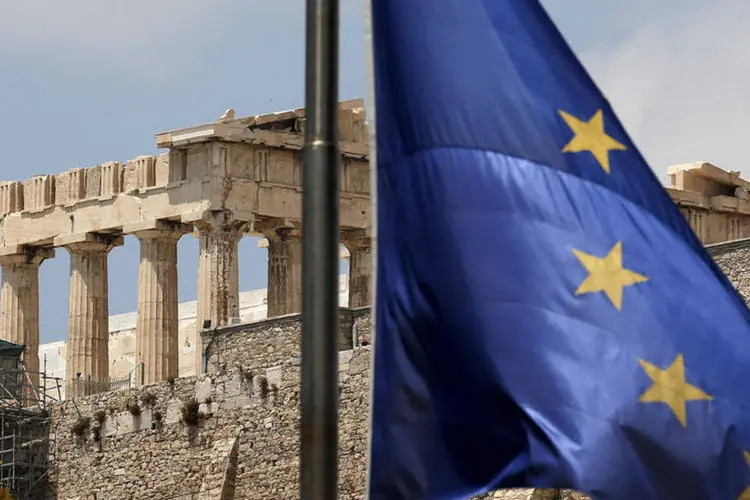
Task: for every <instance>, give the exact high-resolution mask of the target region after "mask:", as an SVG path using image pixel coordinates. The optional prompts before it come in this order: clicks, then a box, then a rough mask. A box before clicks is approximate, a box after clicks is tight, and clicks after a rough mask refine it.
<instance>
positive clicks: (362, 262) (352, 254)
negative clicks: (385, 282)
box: [343, 237, 372, 308]
mask: <svg viewBox="0 0 750 500" xmlns="http://www.w3.org/2000/svg"><path fill="white" fill-rule="evenodd" d="M343 243H344V246H345V247H346V249H347V250H349V307H351V308H355V307H365V306H369V305H370V304H371V301H370V296H371V294H372V290H371V286H372V243H371V241H370V238H367V237H361V238H352V239H344V242H343Z"/></svg>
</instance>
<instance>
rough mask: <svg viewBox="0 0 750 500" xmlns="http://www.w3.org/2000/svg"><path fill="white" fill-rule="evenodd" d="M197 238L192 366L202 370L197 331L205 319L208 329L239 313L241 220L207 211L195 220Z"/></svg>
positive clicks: (226, 212)
mask: <svg viewBox="0 0 750 500" xmlns="http://www.w3.org/2000/svg"><path fill="white" fill-rule="evenodd" d="M196 226H197V227H198V235H199V239H200V253H199V256H198V305H197V311H196V327H197V329H198V333H197V336H196V349H195V351H196V366H197V372H198V373H201V372H202V370H203V366H202V359H203V346H202V345H201V336H200V332H201V331H203V324H204V322H205V321H210V322H211V325H210V328H211V329H213V328H216V327H220V326H225V325H228V324H229V323H230V320H231V318H232V317H237V316H239V314H240V313H239V295H240V290H239V268H238V266H237V247H238V243H239V240H240V238H242V234H243V233H242V231H243V229H244V227H245V223H244V222H241V221H236V220H235V219H234V218H233V217H232V213H231V212H228V211H225V210H222V211H213V212H209V213H208V214H206V215H205V216H204V218H203V219H201V220H200V221H198V222H196Z"/></svg>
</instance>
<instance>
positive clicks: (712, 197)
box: [667, 162, 750, 244]
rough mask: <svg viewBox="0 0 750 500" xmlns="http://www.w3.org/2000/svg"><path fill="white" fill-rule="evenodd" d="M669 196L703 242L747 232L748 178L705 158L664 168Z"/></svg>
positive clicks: (749, 229) (749, 217)
mask: <svg viewBox="0 0 750 500" xmlns="http://www.w3.org/2000/svg"><path fill="white" fill-rule="evenodd" d="M667 174H668V175H669V178H670V182H671V187H669V188H667V192H669V194H670V195H671V196H672V199H673V200H674V201H675V203H676V204H677V206H679V207H680V211H681V212H682V214H683V215H684V216H685V218H686V219H687V220H688V221H689V222H690V227H692V228H693V231H694V232H695V234H696V235H697V236H698V238H700V240H701V241H702V242H703V243H704V244H711V243H721V242H724V241H732V240H738V239H742V238H747V237H749V236H750V182H748V181H746V180H745V179H742V178H741V177H740V173H739V172H728V171H726V170H722V169H721V168H719V167H717V166H715V165H712V164H710V163H707V162H696V163H688V164H685V165H675V166H672V167H669V168H668V169H667Z"/></svg>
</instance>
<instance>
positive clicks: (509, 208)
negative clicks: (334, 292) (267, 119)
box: [369, 0, 750, 500]
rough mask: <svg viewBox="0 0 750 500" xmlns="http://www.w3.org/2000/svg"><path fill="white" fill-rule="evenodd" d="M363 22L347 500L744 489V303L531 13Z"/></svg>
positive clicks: (385, 11)
mask: <svg viewBox="0 0 750 500" xmlns="http://www.w3.org/2000/svg"><path fill="white" fill-rule="evenodd" d="M372 9H373V11H372V19H373V36H374V56H375V87H376V92H375V96H376V101H375V105H376V108H377V118H376V120H377V155H378V156H377V176H378V182H377V189H378V191H377V195H378V198H377V230H378V259H377V264H378V267H377V271H378V273H377V301H376V337H375V371H374V389H373V395H374V399H373V410H372V411H373V414H372V443H371V457H370V458H371V462H370V467H371V469H370V483H369V492H370V498H371V499H377V500H380V499H388V500H398V499H408V500H419V499H430V500H432V499H452V498H466V497H469V496H471V495H473V494H477V493H481V492H485V491H491V490H494V489H497V488H504V487H521V486H536V487H563V488H572V489H577V490H580V491H583V492H587V493H589V494H590V495H592V496H593V498H595V499H623V500H633V499H638V500H648V499H660V500H662V499H680V500H687V499H701V500H706V499H737V498H750V488H749V487H750V454H748V453H747V451H746V450H750V328H748V326H749V325H750V316H749V315H748V310H747V308H746V306H745V304H744V303H743V302H742V300H741V299H740V297H739V296H738V294H737V293H736V292H735V290H734V289H733V287H732V286H731V284H730V283H729V282H728V280H727V279H726V277H725V276H724V275H723V274H722V273H721V271H720V270H719V269H718V267H717V266H716V265H715V264H714V263H713V261H712V259H711V258H710V257H709V255H708V254H707V252H706V251H705V250H704V248H703V246H702V245H701V243H700V242H699V241H698V240H697V238H696V237H695V235H694V234H693V232H692V231H691V229H690V227H689V225H688V224H687V223H686V221H685V220H684V218H683V217H682V215H681V214H680V213H679V211H678V210H677V208H676V207H675V205H674V204H673V202H672V201H671V199H670V198H669V196H668V195H667V194H666V192H665V191H664V189H663V188H662V186H661V185H660V183H659V181H658V180H657V178H656V176H655V175H654V174H653V172H652V171H651V169H650V168H649V166H648V165H647V164H646V162H645V161H644V159H643V157H642V156H641V155H640V153H639V152H638V150H637V149H636V146H635V145H634V144H633V142H632V141H631V140H630V138H629V137H628V135H627V133H626V132H625V130H624V129H623V127H622V125H621V124H620V122H619V121H618V119H617V117H616V116H615V113H614V112H613V110H612V108H611V107H610V105H609V103H608V102H607V100H606V99H605V98H604V97H603V95H602V94H601V92H600V91H599V90H598V89H597V87H596V85H595V84H594V83H593V81H592V80H591V78H590V77H589V76H588V75H587V73H586V72H585V70H584V69H583V68H582V66H581V64H580V63H579V62H578V60H577V59H576V57H575V55H574V54H573V53H572V51H571V50H570V48H569V47H568V46H567V44H566V43H565V41H564V40H563V38H562V37H561V36H560V34H559V33H558V31H557V29H556V28H555V26H554V24H553V23H552V22H551V20H550V19H549V18H548V16H547V14H546V13H545V12H544V10H543V8H542V7H541V6H540V4H539V3H538V2H537V1H532V0H372ZM644 78H648V75H644ZM741 495H745V496H744V497H742V496H741Z"/></svg>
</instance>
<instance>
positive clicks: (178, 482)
mask: <svg viewBox="0 0 750 500" xmlns="http://www.w3.org/2000/svg"><path fill="white" fill-rule="evenodd" d="M369 359H370V349H369V347H363V348H359V349H356V350H349V351H342V352H341V354H340V365H339V372H340V374H341V407H340V415H341V422H340V431H341V441H340V442H341V451H340V454H341V458H340V464H341V465H340V484H341V498H342V499H345V498H352V499H353V498H363V495H364V485H365V466H366V465H365V464H366V460H365V455H366V450H367V425H366V422H367V417H368V402H367V398H368V390H367V385H368V380H367V378H368V377H369V371H368V367H369ZM260 364H263V362H261V363H260ZM191 400H194V401H195V403H197V405H198V408H197V411H199V412H200V417H199V419H198V423H197V424H195V425H192V424H191V423H190V415H189V409H190V404H191ZM133 413H136V414H138V415H137V416H134V415H133ZM86 419H89V423H88V425H86ZM100 420H101V421H102V422H101V424H100V423H99V421H100ZM186 420H187V422H186ZM298 420H299V366H298V361H296V360H287V361H285V362H284V363H281V364H278V365H275V366H271V367H268V368H261V369H255V370H252V371H250V370H246V369H245V368H242V369H240V368H235V367H230V368H228V369H227V370H226V371H223V372H221V373H219V374H208V375H202V376H199V377H188V378H180V379H177V380H175V381H174V382H172V383H170V382H169V381H167V382H160V383H158V384H155V385H151V386H147V387H145V388H143V389H141V390H138V391H122V392H113V393H106V394H100V395H95V396H89V397H86V398H82V399H77V400H75V401H66V402H64V403H62V404H60V405H59V406H57V407H55V409H54V412H53V422H54V425H53V433H54V436H53V438H54V440H55V444H56V448H55V462H54V463H53V466H52V470H51V482H52V484H53V487H54V491H51V492H50V493H49V496H48V498H50V499H52V498H55V499H69V500H72V499H77V500H93V499H94V498H95V499H96V500H114V499H123V498H150V499H186V500H188V499H193V500H195V499H201V500H203V499H206V500H208V499H217V500H218V499H220V498H222V499H224V498H226V499H238V500H239V499H253V500H255V499H257V500H261V499H263V500H267V499H284V498H297V497H298V494H297V490H298V456H299V442H298V439H299V438H298V428H299V422H298ZM76 426H78V428H76Z"/></svg>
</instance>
